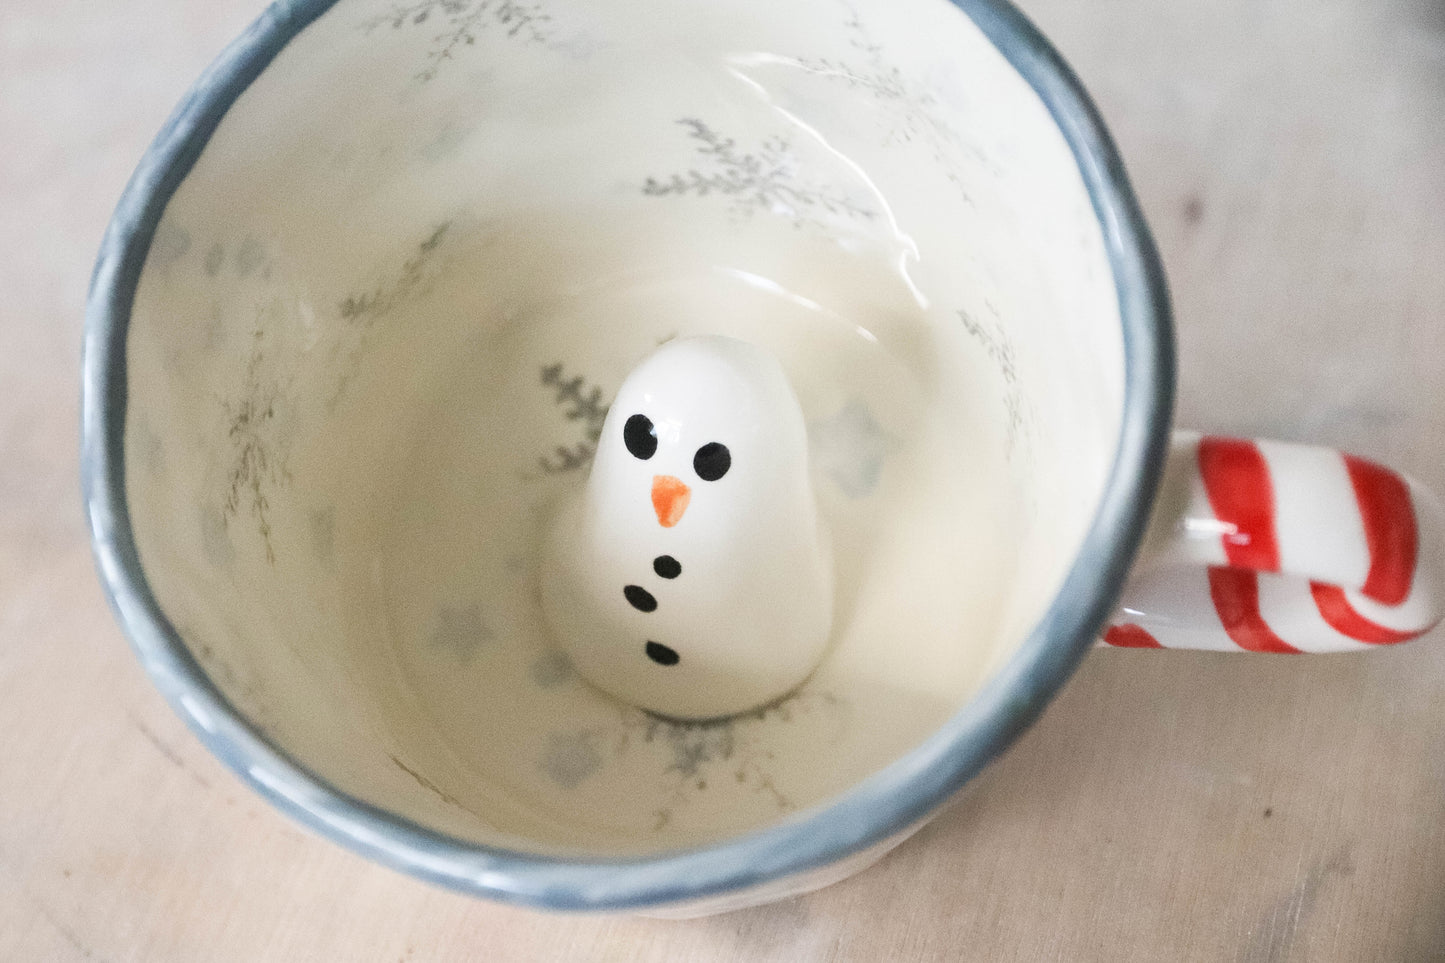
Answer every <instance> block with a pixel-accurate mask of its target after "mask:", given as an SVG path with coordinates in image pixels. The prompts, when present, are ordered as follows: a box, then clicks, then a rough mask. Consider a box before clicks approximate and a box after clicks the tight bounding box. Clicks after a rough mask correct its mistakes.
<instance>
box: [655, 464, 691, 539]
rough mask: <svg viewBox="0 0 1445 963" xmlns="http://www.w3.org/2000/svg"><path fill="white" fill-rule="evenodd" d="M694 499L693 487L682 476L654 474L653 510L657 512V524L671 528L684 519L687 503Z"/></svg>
mask: <svg viewBox="0 0 1445 963" xmlns="http://www.w3.org/2000/svg"><path fill="white" fill-rule="evenodd" d="M691 500H692V489H690V488H688V487H687V486H686V485H685V484H683V481H682V479H681V478H675V477H673V476H672V475H653V476H652V510H653V511H655V512H657V524H659V525H661V526H662V527H663V528H671V527H672V526H674V525H676V524H677V523H678V522H680V521H682V513H683V512H685V511H687V503H688V502H689V501H691Z"/></svg>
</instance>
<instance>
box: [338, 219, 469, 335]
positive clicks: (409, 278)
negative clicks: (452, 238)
mask: <svg viewBox="0 0 1445 963" xmlns="http://www.w3.org/2000/svg"><path fill="white" fill-rule="evenodd" d="M450 228H451V222H450V221H447V222H445V223H443V224H441V225H440V226H438V227H437V228H436V229H435V230H433V231H432V232H431V234H429V235H427V237H426V239H425V240H423V241H422V242H421V243H420V244H418V245H417V250H416V253H415V254H414V255H412V256H411V257H409V258H407V260H406V261H405V262H403V263H402V266H401V271H400V272H398V274H397V276H396V277H395V278H393V279H391V280H389V281H387V282H385V283H383V284H381V285H378V286H377V287H376V288H375V289H373V290H371V291H364V292H362V293H360V294H348V295H347V296H346V297H345V298H343V299H342V301H341V303H340V304H338V305H337V312H338V313H339V314H340V315H341V317H342V319H343V320H346V321H351V322H354V323H363V322H367V323H369V322H370V321H373V320H375V319H376V318H378V317H381V316H382V315H385V314H387V313H388V312H390V311H391V310H392V309H393V308H395V307H396V306H397V305H398V304H400V303H401V302H403V301H405V300H406V299H407V298H408V297H410V296H411V295H412V294H413V293H415V292H416V290H417V289H418V288H420V287H421V285H422V282H423V281H424V280H426V279H427V277H428V270H427V268H428V263H429V262H430V261H431V259H432V257H433V255H434V254H435V253H436V249H437V248H438V247H440V246H441V243H442V239H443V238H445V237H446V235H447V231H448V230H449V229H450Z"/></svg>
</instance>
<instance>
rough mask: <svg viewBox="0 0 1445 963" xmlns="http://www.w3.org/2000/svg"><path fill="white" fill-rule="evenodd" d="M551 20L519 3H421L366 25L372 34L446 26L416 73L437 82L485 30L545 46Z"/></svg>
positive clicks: (483, 0) (441, 0) (398, 8)
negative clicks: (429, 25)
mask: <svg viewBox="0 0 1445 963" xmlns="http://www.w3.org/2000/svg"><path fill="white" fill-rule="evenodd" d="M551 20H552V17H551V15H549V14H548V13H547V12H546V11H545V10H544V9H543V8H542V6H541V5H540V4H537V3H525V2H519V0H420V2H417V3H411V4H406V5H401V4H393V5H392V7H391V10H390V11H389V12H387V13H385V14H382V15H381V16H379V17H373V18H372V19H371V20H368V21H367V22H366V23H365V24H364V25H363V26H364V28H365V29H366V31H367V32H368V33H369V32H371V31H372V30H375V29H376V28H378V27H381V26H389V27H390V28H391V29H393V30H402V29H405V28H408V27H419V26H421V25H423V24H426V23H444V24H445V27H444V29H443V30H442V32H441V33H438V34H437V35H436V36H434V37H433V38H432V48H431V49H430V50H429V51H427V65H426V66H425V67H424V68H422V69H421V70H420V71H418V72H417V74H416V79H417V80H418V81H420V82H422V83H426V82H427V81H430V80H434V79H436V76H437V74H438V73H439V72H440V71H441V69H442V65H443V64H445V63H446V62H447V61H449V60H455V59H456V58H457V54H458V53H459V52H460V51H461V50H462V49H463V48H466V47H470V46H473V45H474V44H475V43H476V42H477V37H478V35H480V34H481V33H483V32H484V31H486V30H490V29H498V30H501V31H502V32H503V33H504V35H505V36H506V37H507V38H508V39H509V40H520V41H523V42H528V43H541V44H545V43H547V42H548V41H549V40H550V39H551V36H550V30H549V27H550V24H551Z"/></svg>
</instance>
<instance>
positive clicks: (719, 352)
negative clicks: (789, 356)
mask: <svg viewBox="0 0 1445 963" xmlns="http://www.w3.org/2000/svg"><path fill="white" fill-rule="evenodd" d="M588 488H589V492H588V494H589V502H590V503H591V505H592V507H593V508H594V509H595V510H597V511H599V512H602V511H605V512H608V513H611V514H612V515H613V518H614V519H616V520H617V521H619V522H621V523H622V524H625V525H626V526H628V528H629V529H632V530H634V531H636V530H637V529H638V528H640V529H641V531H642V532H645V533H647V534H652V532H650V531H649V529H662V530H671V531H673V532H675V534H676V535H677V536H678V538H677V540H678V541H680V542H688V543H699V544H701V543H704V542H706V541H712V542H713V544H715V545H720V544H721V543H722V542H723V541H724V540H725V539H726V538H727V533H726V532H725V531H722V530H720V528H721V527H722V526H728V525H733V524H737V523H740V522H743V521H745V520H746V519H747V518H756V517H757V516H758V513H759V512H762V513H763V514H764V515H774V514H777V513H779V512H780V511H787V510H788V509H791V508H795V507H800V506H797V504H796V503H797V502H799V501H807V502H811V500H812V493H811V489H810V488H809V487H808V477H807V433H806V430H805V428H804V424H803V416H802V413H801V411H800V410H799V408H798V402H797V399H796V398H795V397H794V395H793V391H792V388H791V387H790V386H789V385H788V382H787V379H786V378H785V377H784V375H783V371H782V368H781V366H780V365H779V364H778V363H777V361H776V360H775V359H774V358H773V357H772V356H771V355H769V354H768V353H767V352H765V351H763V350H762V349H761V348H758V347H756V346H755V345H751V344H748V343H747V342H744V341H739V340H737V339H735V338H727V337H721V336H716V335H714V336H707V337H697V338H687V339H683V340H677V341H671V342H668V343H667V344H665V345H663V346H662V347H661V348H659V349H658V350H657V351H656V352H654V353H653V354H652V355H651V356H649V357H648V358H647V359H646V360H644V361H643V362H642V364H640V365H638V367H637V368H635V369H634V370H633V371H632V373H631V374H629V375H628V377H627V380H626V381H624V382H623V384H622V387H621V388H620V389H619V390H618V392H617V398H616V400H615V401H614V402H613V403H612V406H611V408H610V409H609V411H608V416H607V420H606V423H605V425H604V427H603V432H602V437H601V439H600V440H599V443H598V451H597V457H596V461H595V462H594V464H593V469H592V475H591V477H590V478H589V481H588Z"/></svg>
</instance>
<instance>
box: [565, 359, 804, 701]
mask: <svg viewBox="0 0 1445 963" xmlns="http://www.w3.org/2000/svg"><path fill="white" fill-rule="evenodd" d="M807 448H808V445H807V432H806V429H805V427H804V424H803V415H802V411H801V409H800V408H799V406H798V400H797V398H796V397H795V396H794V394H793V391H792V388H791V387H790V386H789V385H788V381H787V379H786V377H785V376H784V374H783V369H782V366H781V365H779V364H778V362H777V360H776V359H775V358H774V357H773V356H772V355H770V354H769V353H768V352H766V351H764V350H763V349H761V348H759V347H757V346H755V345H752V344H748V343H746V342H743V341H739V340H736V339H734V338H727V337H721V336H705V337H691V338H683V339H679V340H675V341H670V342H668V343H667V344H665V345H663V346H662V347H661V348H659V349H658V350H657V351H655V352H653V353H652V354H651V355H650V356H649V357H647V358H646V359H645V360H643V362H642V363H641V364H639V365H638V366H637V367H636V368H635V369H633V371H632V373H631V374H629V375H628V376H627V379H626V381H624V382H623V384H622V387H621V388H620V389H619V390H618V392H617V398H616V400H615V401H614V402H613V403H612V406H611V408H610V409H609V410H608V414H607V419H606V421H605V423H604V424H603V428H602V436H601V438H600V440H599V442H598V445H597V455H596V458H595V460H594V461H593V465H592V472H591V474H590V475H589V477H588V479H587V482H586V485H585V486H584V487H583V489H582V490H581V491H579V492H578V493H576V495H575V496H573V497H572V498H571V499H570V500H568V501H567V502H565V503H564V504H563V505H562V506H561V507H560V509H559V511H558V513H557V515H556V517H555V519H554V520H553V524H552V527H551V530H550V532H549V534H548V537H547V543H546V547H545V550H544V554H543V562H542V600H543V607H544V611H545V613H546V616H547V620H548V622H549V623H550V624H551V628H552V630H553V631H554V632H555V634H556V637H557V640H558V641H559V642H560V644H561V645H562V646H563V648H564V649H565V650H566V651H567V653H568V654H569V656H570V657H571V659H572V662H573V664H574V665H575V666H576V668H577V671H578V672H579V673H580V674H581V675H582V676H583V677H585V678H586V679H588V680H589V681H590V682H592V683H593V684H594V685H596V686H597V687H598V688H600V689H602V690H603V691H605V692H609V693H611V694H612V695H614V696H616V697H617V698H619V699H622V700H624V701H625V702H628V703H631V704H633V705H636V706H639V707H641V708H643V709H647V710H649V711H651V712H654V713H656V714H658V715H662V716H667V717H670V718H677V719H690V720H699V719H714V718H719V717H722V716H729V715H734V714H736V713H740V712H746V711H748V710H750V709H755V708H758V707H760V706H764V705H767V704H768V703H770V702H773V701H775V700H777V699H779V698H781V697H782V696H784V695H787V694H788V692H790V691H791V690H792V689H794V688H796V687H797V686H798V685H799V684H800V683H801V682H802V681H803V680H804V679H806V678H807V677H808V675H809V673H811V672H812V671H813V669H814V668H815V667H816V666H817V664H818V661H819V660H820V659H821V657H822V655H823V650H824V648H825V647H826V646H827V643H828V636H829V632H830V629H831V626H832V619H833V577H832V557H831V552H830V549H829V544H828V539H827V535H826V532H825V531H824V529H823V525H822V523H821V520H820V519H819V517H818V510H817V506H816V504H815V502H814V498H813V489H812V485H811V483H810V481H809V475H808V451H807Z"/></svg>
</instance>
